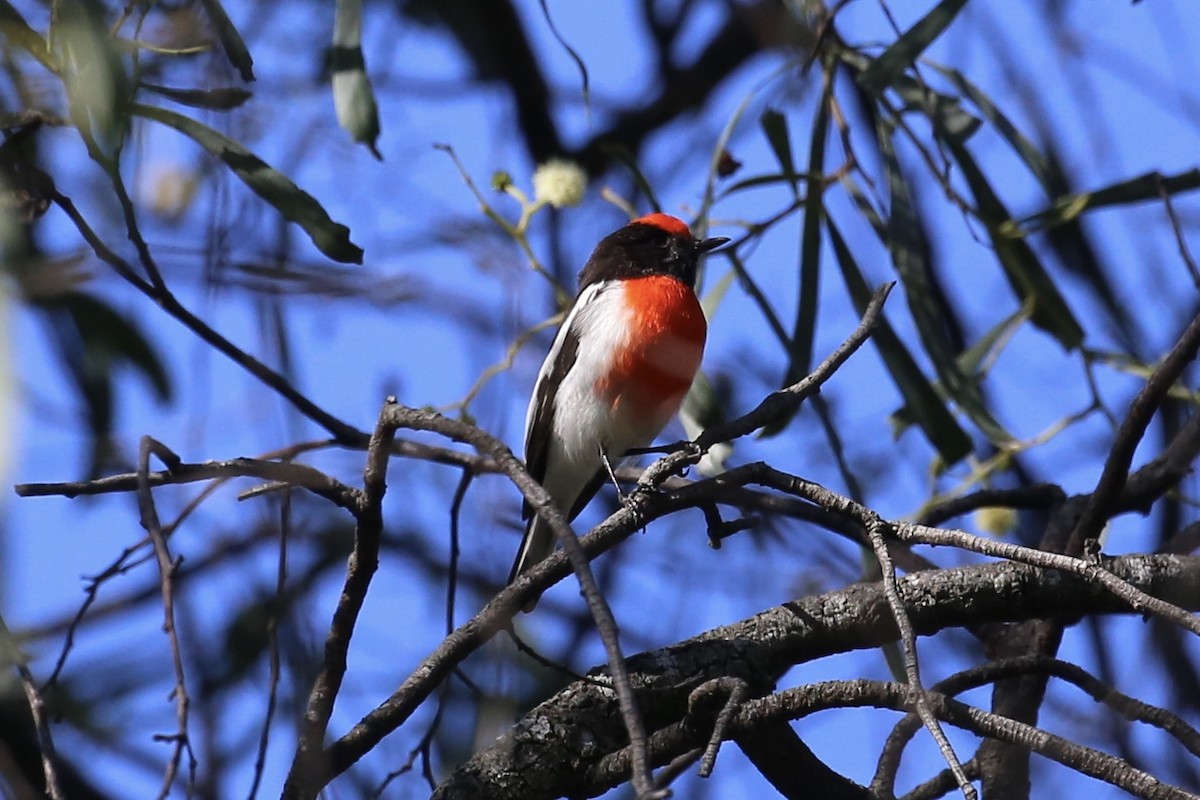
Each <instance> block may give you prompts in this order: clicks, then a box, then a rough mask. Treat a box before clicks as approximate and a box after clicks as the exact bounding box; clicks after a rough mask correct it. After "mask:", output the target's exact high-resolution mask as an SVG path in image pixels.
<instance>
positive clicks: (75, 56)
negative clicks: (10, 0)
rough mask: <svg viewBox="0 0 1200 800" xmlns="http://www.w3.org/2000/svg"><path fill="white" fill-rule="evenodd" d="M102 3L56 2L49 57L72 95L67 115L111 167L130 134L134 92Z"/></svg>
mask: <svg viewBox="0 0 1200 800" xmlns="http://www.w3.org/2000/svg"><path fill="white" fill-rule="evenodd" d="M106 13H107V10H106V9H105V7H104V5H103V4H101V3H100V2H98V0H56V2H55V3H54V5H53V8H52V13H51V15H50V32H49V36H48V38H49V42H50V51H51V53H52V54H53V57H54V59H55V61H56V62H57V64H58V68H59V74H60V75H61V76H62V81H63V87H64V88H65V89H66V93H67V111H68V113H69V114H70V116H71V121H72V122H74V123H75V127H77V128H78V129H79V133H80V135H81V136H82V137H83V140H84V143H85V144H86V145H87V148H88V153H89V154H91V156H92V157H93V158H94V159H96V160H97V161H99V162H101V163H106V164H108V163H112V162H113V161H114V160H115V159H116V157H117V155H118V154H119V153H120V150H121V146H122V145H123V144H124V142H125V135H126V133H127V132H128V130H129V104H130V101H131V100H132V98H133V86H132V84H131V82H130V80H129V76H128V75H126V73H125V63H124V60H123V58H122V56H121V53H120V51H119V50H118V48H117V46H116V43H115V42H114V40H113V38H112V37H111V36H109V34H108V21H107V17H106Z"/></svg>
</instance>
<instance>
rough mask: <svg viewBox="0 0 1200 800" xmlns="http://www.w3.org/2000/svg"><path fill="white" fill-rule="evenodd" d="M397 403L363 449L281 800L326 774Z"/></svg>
mask: <svg viewBox="0 0 1200 800" xmlns="http://www.w3.org/2000/svg"><path fill="white" fill-rule="evenodd" d="M395 403H396V400H395V398H393V397H389V398H387V400H386V401H384V404H383V410H382V411H381V412H380V415H379V422H378V423H376V425H375V432H374V433H373V434H372V435H371V443H370V445H369V446H368V447H367V463H366V467H365V469H364V470H363V491H362V495H361V500H360V503H359V504H358V507H357V508H355V509H354V516H355V522H356V524H355V526H354V547H353V549H352V550H351V552H350V559H349V561H348V562H347V564H346V577H345V579H344V580H343V583H342V592H341V595H340V596H339V597H338V603H337V606H336V608H335V609H334V611H333V619H332V620H331V621H330V623H329V633H328V634H326V637H325V652H324V657H323V658H322V659H321V666H320V668H319V669H318V671H317V677H316V679H315V680H314V681H313V687H312V691H311V692H310V693H309V696H308V707H307V709H306V710H305V712H304V720H303V722H302V723H301V726H300V740H299V742H298V743H297V745H296V753H295V755H294V756H293V758H292V766H291V769H290V770H289V772H288V776H287V780H286V782H285V784H284V796H287V797H315V796H316V794H317V792H318V791H319V790H320V788H321V786H323V784H320V783H318V782H319V781H320V780H321V777H322V776H324V775H325V774H327V769H326V759H325V751H324V744H325V733H326V731H327V730H328V728H329V718H330V717H331V716H332V715H333V705H334V702H335V701H336V700H337V695H338V692H339V691H340V690H341V686H342V680H343V678H344V677H345V675H346V659H347V655H348V653H349V650H350V639H351V637H352V636H353V635H354V629H355V626H356V625H357V623H358V615H359V612H360V611H361V610H362V606H363V603H364V602H365V601H366V596H367V590H368V589H369V588H370V585H371V578H372V577H373V576H374V574H375V570H376V569H378V567H379V542H380V538H381V536H382V534H383V495H384V493H385V491H386V490H387V482H386V473H387V464H388V450H389V447H390V444H391V440H392V437H393V435H394V433H395V430H396V427H395V426H394V425H388V424H387V423H386V422H385V417H386V416H387V414H388V411H389V410H390V409H392V408H395V407H396V406H395Z"/></svg>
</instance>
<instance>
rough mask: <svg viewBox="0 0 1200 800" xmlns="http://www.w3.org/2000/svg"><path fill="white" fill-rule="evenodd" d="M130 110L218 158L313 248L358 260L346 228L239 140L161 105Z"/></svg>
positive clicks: (359, 255) (336, 257) (336, 258)
mask: <svg viewBox="0 0 1200 800" xmlns="http://www.w3.org/2000/svg"><path fill="white" fill-rule="evenodd" d="M133 112H134V113H135V114H137V115H138V116H140V117H145V118H146V119H152V120H154V121H155V122H160V123H162V124H163V125H167V126H169V127H171V128H174V129H175V130H177V131H179V132H180V133H182V134H184V135H185V136H188V137H190V138H191V139H193V140H194V141H195V142H196V143H197V144H199V145H200V146H201V147H203V148H204V149H205V150H207V151H208V152H210V153H212V154H213V155H214V156H216V157H217V158H219V159H221V161H223V162H224V163H225V165H226V166H228V167H229V168H230V169H232V170H233V171H234V174H236V175H237V176H238V177H239V178H241V179H242V180H243V181H244V182H245V183H246V185H247V186H249V187H250V188H251V189H252V190H254V192H255V194H257V195H258V196H259V197H261V198H262V199H264V200H266V201H267V202H268V203H270V204H271V205H272V206H274V207H275V208H276V209H278V211H279V213H280V214H282V215H283V217H284V219H287V220H289V221H291V222H294V223H296V224H297V225H299V226H300V227H301V228H303V229H304V231H305V232H306V233H307V234H308V235H309V237H310V238H311V239H312V241H313V244H315V245H316V246H317V249H319V250H320V251H321V252H322V253H324V254H325V255H327V256H329V257H330V258H332V259H333V260H334V261H341V262H343V263H349V264H361V263H362V256H363V251H362V248H361V247H359V246H357V245H356V244H354V243H353V242H351V241H350V229H349V228H347V227H346V226H345V225H341V224H339V223H336V222H334V221H333V220H331V219H330V218H329V215H328V214H327V213H326V212H325V209H324V208H322V207H321V204H320V203H318V202H317V201H316V199H314V198H313V196H312V195H310V194H309V193H308V192H305V191H304V190H302V189H300V188H299V187H298V186H296V184H294V183H292V181H291V180H290V179H289V178H288V177H287V176H286V175H284V174H283V173H282V172H279V171H278V170H276V169H274V168H273V167H271V166H270V165H269V164H267V163H266V162H265V161H263V160H262V159H261V158H259V157H258V156H256V155H254V153H251V152H250V151H249V150H247V149H246V148H245V147H243V146H242V145H241V144H240V143H238V142H236V141H234V140H233V139H230V138H229V137H228V136H226V135H225V134H223V133H219V132H217V131H215V130H213V129H212V128H210V127H208V126H207V125H204V124H201V123H199V122H197V121H196V120H194V119H191V118H189V117H185V116H183V115H182V114H177V113H175V112H174V111H169V110H167V109H165V108H158V107H156V106H147V105H142V104H140V103H137V104H134V107H133Z"/></svg>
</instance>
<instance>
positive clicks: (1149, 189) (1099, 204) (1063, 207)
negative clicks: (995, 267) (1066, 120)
mask: <svg viewBox="0 0 1200 800" xmlns="http://www.w3.org/2000/svg"><path fill="white" fill-rule="evenodd" d="M1196 189H1200V168H1195V169H1190V170H1188V171H1187V172H1180V173H1179V174H1177V175H1163V174H1162V173H1161V172H1147V173H1146V174H1144V175H1139V176H1138V177H1136V178H1130V179H1129V180H1124V181H1118V182H1117V183H1114V184H1110V185H1108V186H1105V187H1103V188H1101V189H1096V190H1094V191H1091V192H1080V193H1078V194H1071V195H1067V196H1065V197H1059V198H1058V199H1056V200H1055V201H1054V202H1053V203H1051V204H1050V207H1049V208H1047V209H1045V210H1044V211H1039V212H1038V213H1036V214H1031V215H1029V216H1028V217H1025V218H1024V219H1022V220H1021V221H1020V222H1016V221H1013V220H1011V219H1010V220H1006V221H1005V222H1004V223H1002V224H1001V225H1000V226H999V228H1000V233H1002V234H1003V235H1004V236H1006V237H1008V238H1017V237H1021V236H1027V235H1029V234H1030V233H1034V232H1036V231H1040V230H1045V229H1046V228H1050V227H1053V226H1055V225H1061V224H1062V223H1063V222H1066V221H1068V220H1073V219H1075V218H1076V217H1078V216H1080V215H1081V214H1083V212H1085V211H1091V210H1093V209H1097V208H1103V207H1105V206H1119V205H1129V204H1131V203H1143V202H1146V201H1147V200H1160V199H1161V198H1162V194H1163V193H1164V192H1165V193H1166V194H1169V195H1176V194H1182V193H1183V192H1191V191H1195V190H1196Z"/></svg>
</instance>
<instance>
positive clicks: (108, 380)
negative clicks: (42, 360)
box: [35, 291, 172, 477]
mask: <svg viewBox="0 0 1200 800" xmlns="http://www.w3.org/2000/svg"><path fill="white" fill-rule="evenodd" d="M35 307H37V308H39V309H41V310H42V311H43V312H44V313H45V314H46V318H47V320H48V321H49V323H50V330H51V333H52V339H53V342H54V346H55V349H56V350H57V351H58V354H59V356H60V357H61V358H62V360H63V365H64V367H65V368H66V372H67V375H68V376H69V377H70V379H71V380H72V382H73V383H74V384H75V388H76V390H77V391H78V392H79V396H80V399H81V400H82V401H83V405H84V407H85V408H86V410H87V422H88V428H89V432H90V433H91V437H92V457H91V464H90V466H89V468H88V474H89V475H90V476H93V477H94V476H96V475H98V474H100V473H101V472H102V471H104V470H105V469H106V468H107V467H108V466H109V465H110V464H111V461H112V445H111V442H110V441H109V439H110V434H111V432H112V425H113V414H114V404H113V378H114V375H115V372H116V370H117V369H118V368H120V367H124V366H128V367H132V368H133V369H134V370H135V371H136V372H138V373H140V374H141V375H142V377H144V378H145V379H146V380H147V381H148V382H149V383H150V386H151V388H152V389H153V390H154V394H155V396H156V397H157V398H158V400H159V401H160V402H167V401H169V400H170V399H171V395H172V387H171V381H170V377H169V376H168V374H167V371H166V368H165V367H164V366H163V362H162V359H161V358H160V357H159V355H158V353H157V352H156V351H155V349H154V347H153V345H151V343H150V341H149V340H148V339H147V338H146V336H145V335H144V334H143V333H142V331H141V330H140V329H139V328H138V326H137V325H136V324H134V322H133V321H132V320H130V319H129V318H127V317H125V316H124V315H123V314H121V313H120V312H119V311H117V310H116V309H114V308H113V307H112V306H110V305H109V304H108V303H106V302H104V301H103V300H101V299H99V298H97V297H94V296H92V295H90V294H87V293H84V292H80V291H65V292H60V293H58V294H55V295H52V296H49V297H46V298H41V299H39V300H37V301H36V302H35Z"/></svg>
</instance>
